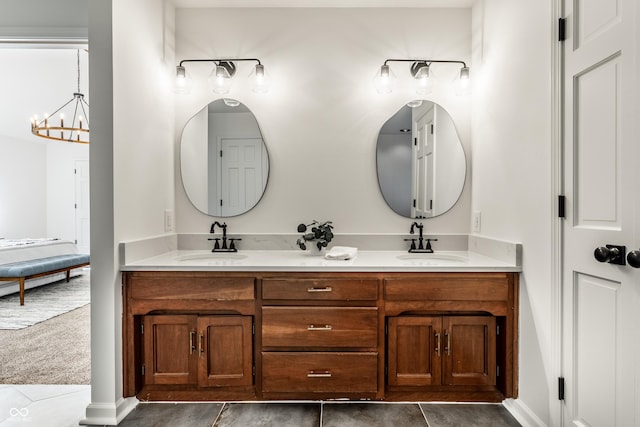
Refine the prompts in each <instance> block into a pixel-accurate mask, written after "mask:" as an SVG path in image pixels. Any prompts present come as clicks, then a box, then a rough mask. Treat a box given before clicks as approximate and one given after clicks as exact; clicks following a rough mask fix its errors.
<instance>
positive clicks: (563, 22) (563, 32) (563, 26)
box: [558, 18, 567, 42]
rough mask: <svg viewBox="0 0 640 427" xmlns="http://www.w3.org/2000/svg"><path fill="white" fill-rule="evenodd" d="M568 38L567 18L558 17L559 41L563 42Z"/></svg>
mask: <svg viewBox="0 0 640 427" xmlns="http://www.w3.org/2000/svg"><path fill="white" fill-rule="evenodd" d="M566 39H567V18H559V19H558V41H560V42H563V41H565V40H566Z"/></svg>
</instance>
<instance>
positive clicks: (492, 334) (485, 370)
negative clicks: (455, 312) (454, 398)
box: [442, 316, 496, 385]
mask: <svg viewBox="0 0 640 427" xmlns="http://www.w3.org/2000/svg"><path fill="white" fill-rule="evenodd" d="M442 323H443V330H444V334H443V338H444V352H445V357H444V372H443V377H444V384H447V385H495V384H496V318H495V317H493V316H451V317H444V318H443V320H442Z"/></svg>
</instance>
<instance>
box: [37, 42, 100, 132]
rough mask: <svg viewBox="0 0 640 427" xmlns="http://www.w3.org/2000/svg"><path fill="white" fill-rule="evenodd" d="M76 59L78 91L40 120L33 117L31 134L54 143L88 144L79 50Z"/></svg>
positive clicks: (86, 112)
mask: <svg viewBox="0 0 640 427" xmlns="http://www.w3.org/2000/svg"><path fill="white" fill-rule="evenodd" d="M77 58H78V90H77V91H76V92H74V93H73V97H72V98H71V99H70V100H69V101H67V102H66V103H65V104H64V105H63V106H62V107H60V108H58V109H57V110H55V111H54V112H53V113H52V114H46V113H45V115H44V118H42V119H41V120H40V119H38V116H34V117H33V118H32V119H31V133H32V134H34V135H36V136H39V137H42V138H48V139H54V140H56V141H64V142H75V143H79V144H88V143H89V104H87V101H85V99H84V94H82V93H81V92H80V50H78V51H77ZM56 115H57V117H56ZM65 123H66V125H65Z"/></svg>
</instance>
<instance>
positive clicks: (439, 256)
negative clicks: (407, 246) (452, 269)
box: [397, 252, 468, 263]
mask: <svg viewBox="0 0 640 427" xmlns="http://www.w3.org/2000/svg"><path fill="white" fill-rule="evenodd" d="M397 258H398V259H399V260H402V261H423V262H429V263H436V262H466V261H468V258H467V257H466V256H464V255H457V254H443V253H419V252H415V253H407V254H402V255H398V256H397Z"/></svg>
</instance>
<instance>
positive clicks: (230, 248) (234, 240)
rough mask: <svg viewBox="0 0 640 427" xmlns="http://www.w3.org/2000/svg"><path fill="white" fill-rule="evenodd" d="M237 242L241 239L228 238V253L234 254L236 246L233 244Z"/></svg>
mask: <svg viewBox="0 0 640 427" xmlns="http://www.w3.org/2000/svg"><path fill="white" fill-rule="evenodd" d="M237 240H242V239H241V238H239V237H234V238H229V250H230V251H233V252H236V251H237V250H238V249H237V248H236V244H235V242H236V241H237Z"/></svg>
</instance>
